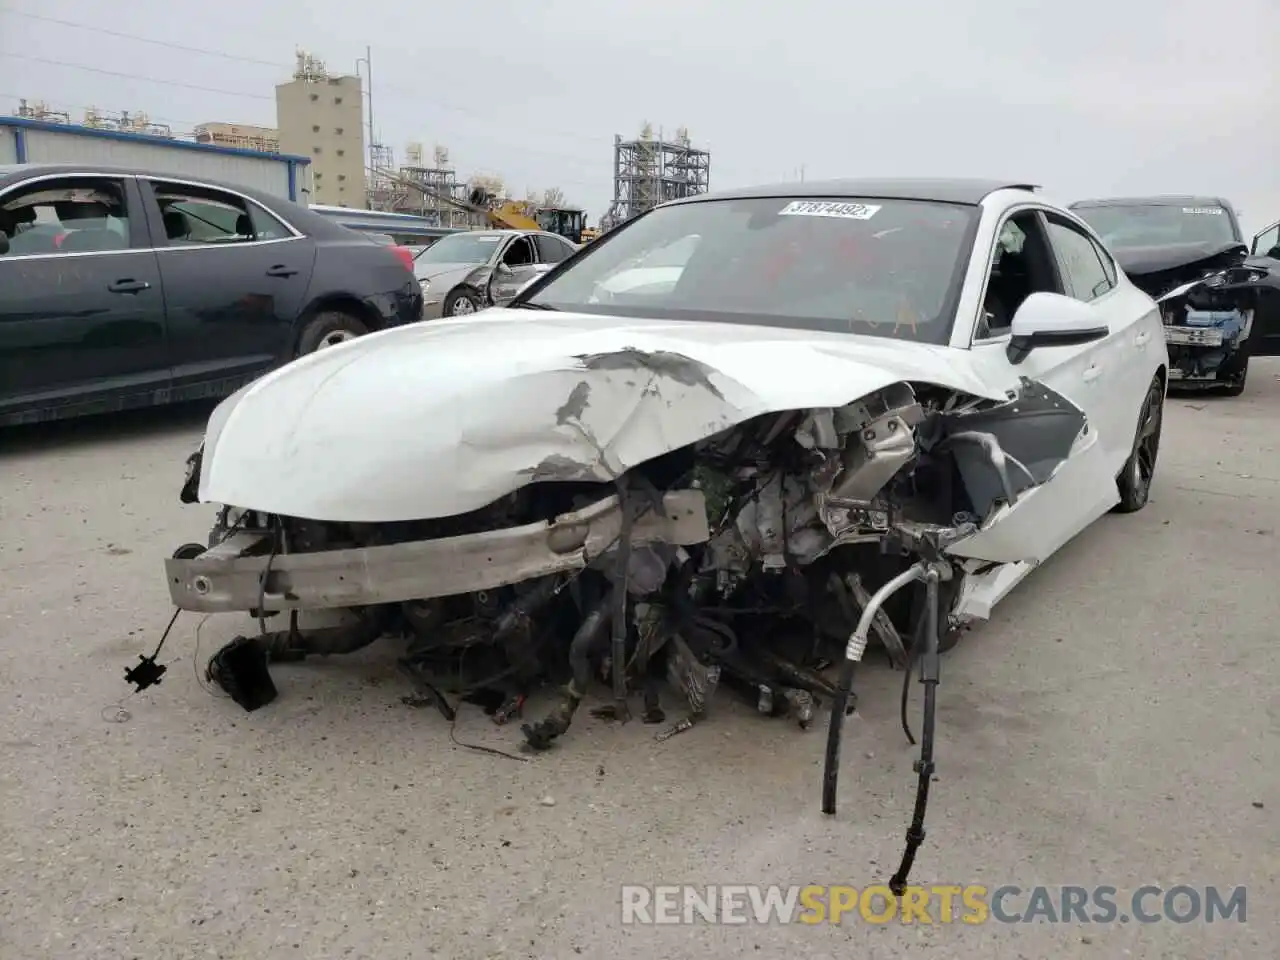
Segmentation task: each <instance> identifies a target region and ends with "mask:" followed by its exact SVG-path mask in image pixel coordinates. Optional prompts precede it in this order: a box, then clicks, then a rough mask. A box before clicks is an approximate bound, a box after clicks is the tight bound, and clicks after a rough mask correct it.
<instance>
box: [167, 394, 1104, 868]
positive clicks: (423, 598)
mask: <svg viewBox="0 0 1280 960" xmlns="http://www.w3.org/2000/svg"><path fill="white" fill-rule="evenodd" d="M660 409H661V410H663V411H670V412H665V413H664V414H663V415H664V416H669V417H675V416H678V415H679V411H678V410H676V409H675V408H674V407H673V406H672V405H663V406H661V408H660ZM569 413H573V414H574V416H575V417H576V416H577V415H578V414H580V413H581V404H578V405H576V406H574V407H573V408H572V410H571V411H568V412H566V419H573V417H570V416H569ZM635 420H636V418H635V417H634V416H633V417H632V418H631V419H630V420H629V421H628V423H635ZM644 427H645V425H641V427H638V428H644ZM653 435H654V436H656V435H657V434H653ZM1092 440H1093V437H1092V434H1091V433H1090V431H1089V429H1088V426H1087V424H1086V422H1085V417H1084V415H1083V413H1082V412H1081V411H1080V410H1079V409H1078V408H1076V407H1075V406H1074V405H1072V404H1071V403H1070V402H1069V401H1067V400H1066V398H1064V397H1062V396H1061V395H1059V394H1056V393H1053V392H1052V391H1050V390H1048V389H1047V388H1046V387H1045V386H1044V385H1043V384H1038V383H1034V382H1032V381H1027V380H1024V381H1022V382H1021V384H1020V385H1019V388H1018V389H1015V390H1011V391H1009V392H1008V394H1007V395H1006V396H1005V397H1004V399H999V400H997V399H992V398H990V397H985V398H984V397H977V396H973V395H969V394H965V393H963V392H959V391H956V390H954V389H948V388H943V387H939V386H937V385H931V384H927V383H908V382H896V383H890V384H889V385H888V386H885V387H883V388H880V389H876V390H874V391H872V392H871V393H869V394H867V395H865V396H863V397H861V398H859V399H858V400H856V401H854V402H851V403H848V404H846V405H845V406H843V407H840V408H810V409H796V410H786V411H782V412H779V413H767V414H763V415H758V416H755V417H751V418H749V419H747V420H745V421H744V422H741V423H738V424H735V425H733V426H730V427H728V428H726V429H722V430H719V431H718V432H715V433H714V434H712V435H711V436H709V437H707V438H706V439H703V440H700V441H698V442H696V443H693V444H689V445H685V446H680V447H677V448H676V449H671V450H668V451H666V452H665V453H661V454H659V455H658V456H655V457H652V458H651V459H648V460H646V461H644V462H642V463H640V464H638V465H636V466H634V467H632V468H631V469H628V470H626V471H624V472H621V473H619V474H617V475H616V476H615V477H614V478H613V479H612V480H611V481H608V482H601V481H599V480H594V479H589V477H590V476H591V475H592V474H593V472H594V471H595V470H596V469H597V468H598V466H599V464H598V463H597V464H583V463H574V462H572V461H570V460H568V459H566V458H564V457H556V456H546V457H545V458H544V459H543V460H542V461H541V462H540V463H539V466H538V470H537V472H536V473H535V474H534V475H533V476H532V477H531V482H527V483H525V484H524V485H522V486H520V487H519V488H518V489H516V490H514V491H513V492H511V493H509V494H507V495H505V496H502V497H500V498H499V499H498V500H496V501H494V502H492V503H490V504H489V505H488V506H485V507H483V508H481V509H479V510H474V511H472V512H470V513H467V514H463V515H459V516H451V517H445V518H439V519H424V520H411V521H405V522H386V523H353V522H329V521H323V520H314V519H302V518H297V517H288V516H281V515H278V514H271V513H267V512H263V511H259V510H255V509H253V508H252V505H249V506H248V507H244V506H241V507H230V506H224V507H222V508H221V509H220V511H219V513H218V519H217V523H216V525H215V528H214V530H213V532H212V534H211V535H210V537H209V542H210V544H211V546H210V547H209V548H208V549H202V548H200V547H198V546H196V547H192V548H191V549H187V548H181V549H179V550H178V551H176V552H175V554H174V556H173V557H172V558H171V559H169V560H167V561H166V564H165V573H166V577H167V581H168V584H169V592H170V596H171V597H172V599H173V602H174V604H175V605H176V606H177V607H179V608H180V609H183V610H192V611H197V612H203V613H216V612H240V613H248V614H250V615H251V616H252V617H254V618H255V619H256V620H257V621H258V625H259V630H260V636H259V637H258V638H256V639H254V640H253V643H255V644H256V645H257V646H259V647H260V648H261V649H262V650H264V651H265V655H266V656H267V657H269V658H270V659H273V660H286V659H300V658H303V657H307V656H311V655H317V654H318V655H329V654H334V653H346V652H350V651H353V650H356V649H360V648H361V647H364V646H367V645H368V644H370V643H372V642H374V641H375V640H377V639H379V638H381V637H393V638H396V639H398V640H399V642H400V643H401V644H402V649H403V651H404V653H403V656H402V657H401V659H400V665H401V667H402V669H403V670H404V672H405V674H406V676H407V678H408V679H409V680H410V682H411V683H412V685H413V687H414V690H415V693H414V697H413V698H411V699H412V700H413V701H414V702H418V703H433V704H435V705H436V706H437V707H438V708H439V709H440V710H441V712H442V713H443V714H444V715H445V716H446V717H450V718H451V717H452V716H453V715H454V711H455V710H456V706H455V705H451V704H450V702H449V701H450V700H451V699H453V700H454V701H455V703H456V700H458V699H465V700H468V701H469V702H485V703H487V704H489V705H490V706H489V707H488V709H489V711H490V713H491V716H492V717H493V719H494V720H495V722H499V723H504V722H506V721H507V720H509V719H512V718H514V717H517V716H520V715H521V713H522V711H523V708H524V704H525V701H526V698H527V697H528V696H529V695H530V694H531V693H533V691H534V690H535V688H537V687H538V686H540V685H543V684H545V683H547V682H551V683H554V684H555V685H556V687H557V693H556V695H555V696H554V697H553V700H552V702H551V704H550V706H549V707H547V708H544V711H543V712H542V713H541V716H539V717H537V718H529V719H528V721H527V722H525V723H524V724H523V725H522V728H521V729H522V733H523V741H524V743H523V746H524V748H525V749H526V750H532V751H541V750H545V749H547V748H549V747H551V746H552V744H554V743H556V742H557V741H558V740H560V739H561V738H562V737H564V736H565V735H566V734H567V733H568V732H569V731H570V729H571V727H572V725H573V723H574V721H575V719H576V717H577V714H578V711H579V708H580V706H581V705H582V704H583V703H584V701H585V700H586V699H587V698H588V696H589V695H590V693H591V689H592V687H593V686H602V687H604V689H606V690H607V691H608V695H607V696H605V697H602V698H600V699H601V702H600V703H599V704H598V706H597V707H596V708H595V709H594V710H592V711H591V713H592V715H593V716H595V717H597V718H603V719H612V720H626V719H628V718H629V717H630V716H631V715H632V714H631V702H632V697H633V696H634V695H638V696H639V698H640V700H641V701H642V707H641V712H640V717H641V719H642V720H643V721H644V722H645V723H653V724H660V725H662V726H661V729H660V731H659V732H658V733H657V738H658V739H660V740H666V739H668V738H670V737H672V736H674V735H676V734H678V733H681V732H682V731H685V730H688V729H690V728H692V727H694V726H695V725H697V724H699V723H700V722H701V721H702V720H703V719H704V718H705V717H707V716H708V713H709V711H710V708H711V703H712V700H713V697H714V696H715V694H716V693H717V691H718V690H724V691H726V692H732V693H733V694H734V695H736V696H738V697H740V698H741V699H742V700H744V701H745V702H746V703H747V704H749V705H750V706H751V707H753V708H754V709H755V710H756V711H758V712H759V713H760V714H762V715H765V716H781V717H790V718H791V719H792V721H793V722H794V723H796V724H797V725H798V726H799V727H801V728H808V727H809V726H811V725H812V724H813V722H814V720H815V717H816V711H817V710H818V709H819V707H820V706H826V705H830V706H831V707H832V710H833V712H832V714H831V721H830V722H831V730H830V734H829V740H828V754H827V756H828V767H829V771H828V775H827V776H826V778H825V780H824V784H825V786H824V809H827V812H833V811H834V796H835V776H834V772H833V770H834V764H835V763H836V761H838V753H839V749H838V748H839V739H840V733H839V731H840V728H841V727H842V725H843V722H844V716H845V713H846V711H850V712H851V711H852V709H853V706H854V704H855V702H856V701H855V700H854V698H853V693H852V690H851V686H852V681H853V675H854V667H855V665H856V664H857V663H858V662H859V661H860V660H861V659H862V657H863V654H864V651H865V650H866V649H867V647H868V645H869V643H870V642H871V641H875V644H876V646H878V647H880V648H882V649H883V650H884V652H885V654H886V655H887V657H888V658H889V660H890V661H891V663H893V664H894V665H895V666H896V667H897V668H898V669H900V670H901V671H903V672H904V674H905V676H906V678H907V679H908V680H909V679H910V678H911V676H912V675H913V668H914V667H918V668H919V669H918V675H919V677H920V679H921V681H922V682H923V683H925V684H926V685H927V686H926V696H925V704H926V706H925V725H924V727H923V731H924V734H923V738H922V751H923V753H922V762H921V765H920V766H919V767H918V772H919V774H920V776H921V777H922V781H921V782H922V783H925V784H927V781H928V780H929V779H931V777H932V770H933V760H932V752H931V751H932V731H933V722H934V711H933V705H934V702H935V701H934V693H933V688H934V686H935V685H936V683H937V677H938V654H939V652H940V651H941V650H942V649H945V647H946V646H947V645H949V643H951V642H954V640H955V639H956V638H957V636H958V634H959V631H960V630H961V629H962V628H963V626H964V623H963V617H961V616H958V615H957V612H956V611H957V608H958V601H959V598H960V597H961V595H962V588H963V586H964V581H965V578H966V577H969V576H971V575H982V574H985V573H987V572H990V571H991V570H992V569H993V568H997V567H999V566H1000V563H995V562H985V563H984V562H982V561H975V560H974V559H972V558H963V557H960V556H952V555H949V554H948V550H949V548H951V547H953V546H956V545H958V544H964V543H966V542H967V541H969V540H970V538H974V537H975V535H981V534H984V533H988V532H989V528H990V526H991V525H992V524H993V523H999V522H1000V518H1002V517H1006V516H1007V515H1008V513H1009V511H1010V510H1012V509H1014V507H1015V506H1016V505H1017V504H1018V503H1020V502H1021V500H1022V498H1023V496H1024V495H1025V494H1027V493H1028V492H1033V491H1034V488H1035V487H1037V486H1039V485H1041V484H1043V483H1046V482H1048V481H1049V480H1050V479H1051V478H1052V477H1053V476H1054V475H1055V473H1056V472H1057V470H1058V468H1059V467H1061V466H1062V465H1063V464H1064V463H1066V462H1067V461H1068V459H1070V458H1072V457H1073V451H1074V450H1075V449H1077V448H1078V446H1079V445H1080V444H1081V443H1084V442H1088V441H1092ZM601 462H604V461H603V460H602V461H601ZM201 470H202V464H201V457H200V455H199V454H197V455H194V456H193V458H192V460H191V462H190V465H189V471H188V477H187V483H186V484H185V487H184V489H185V498H189V497H190V496H191V491H192V488H193V486H194V485H195V484H196V482H197V480H196V478H198V476H199V475H200V473H201ZM314 609H328V610H334V609H341V610H344V611H345V613H346V615H347V617H348V622H347V623H345V624H342V625H339V626H333V627H322V628H316V629H308V630H304V629H300V627H299V625H298V621H297V613H298V611H300V610H314ZM280 614H285V615H287V617H288V621H289V622H288V624H287V625H281V626H278V628H277V629H275V630H269V629H268V627H267V621H268V620H270V619H273V618H275V617H278V616H279V615H280ZM244 642H245V641H243V639H240V640H238V641H237V643H241V644H243V643H244ZM242 650H243V647H237V648H236V651H235V652H237V653H241V652H242ZM223 653H225V648H224V651H223V652H220V655H222V654H223ZM224 659H225V658H224ZM837 668H838V676H833V675H832V673H833V671H836V670H837ZM664 689H665V690H667V691H668V692H667V693H666V694H664V693H663V691H664ZM672 694H674V697H675V701H676V703H677V705H678V707H677V708H678V710H679V713H680V717H679V718H678V719H677V720H676V721H675V722H674V724H672V723H669V722H667V714H666V710H665V709H664V698H670V697H671V696H672ZM903 702H904V711H905V709H906V707H905V704H906V698H905V696H904V700H903ZM667 705H670V704H669V702H668V703H667ZM905 727H906V722H905V713H904V728H905ZM909 735H910V734H909ZM922 789H927V787H922ZM923 802H924V801H923V799H921V800H918V802H917V816H916V819H917V820H920V821H922V819H923ZM912 836H913V838H915V839H914V841H913V843H914V844H915V845H918V842H919V839H922V838H923V832H922V830H921V829H920V828H919V825H918V824H915V825H913V833H912ZM913 849H914V848H913ZM912 855H914V854H912ZM909 860H910V858H908V859H907V861H905V866H904V868H903V870H901V871H900V875H901V876H905V870H906V869H909V865H910V864H909ZM896 879H897V878H895V880H896Z"/></svg>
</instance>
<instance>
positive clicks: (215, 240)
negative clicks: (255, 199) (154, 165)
mask: <svg viewBox="0 0 1280 960" xmlns="http://www.w3.org/2000/svg"><path fill="white" fill-rule="evenodd" d="M152 188H153V189H154V190H155V195H156V202H157V203H159V205H160V215H161V221H162V223H163V224H164V233H165V237H166V239H167V240H168V246H171V247H190V246H203V245H206V244H208V245H210V246H221V245H223V244H228V243H231V244H234V243H248V242H250V241H252V240H253V239H254V225H253V217H252V216H251V214H250V212H249V206H250V205H249V204H248V203H246V202H245V201H244V200H242V199H240V198H239V197H237V196H235V195H234V194H230V193H223V192H222V191H221V190H215V189H212V188H209V187H192V186H187V185H186V184H174V183H163V182H160V181H156V182H153V183H152Z"/></svg>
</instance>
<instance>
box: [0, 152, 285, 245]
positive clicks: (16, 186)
mask: <svg viewBox="0 0 1280 960" xmlns="http://www.w3.org/2000/svg"><path fill="white" fill-rule="evenodd" d="M64 179H72V180H84V179H98V180H119V181H123V180H146V181H148V182H150V183H153V184H154V183H172V184H175V185H179V186H184V187H196V188H198V189H203V190H213V191H215V192H217V191H220V192H222V193H228V194H230V195H231V196H233V197H237V198H239V199H240V200H242V201H244V202H245V203H247V204H251V205H252V206H255V207H257V208H258V209H260V210H262V211H263V212H265V213H266V214H267V215H268V216H269V217H271V218H273V219H274V220H277V221H278V222H279V223H281V224H283V225H284V227H285V229H287V230H288V231H289V232H290V233H291V234H292V236H289V237H277V238H275V239H272V240H246V241H244V242H243V243H229V244H217V243H204V244H191V245H189V246H182V247H168V246H165V247H157V246H155V245H154V244H153V245H152V246H149V247H129V248H128V249H125V250H84V251H70V252H67V253H63V252H62V251H54V252H53V253H18V254H4V255H3V256H0V263H9V262H10V261H17V260H52V259H55V258H57V259H61V258H65V257H115V256H119V255H120V254H123V253H162V252H165V251H174V250H217V249H222V248H225V249H232V250H243V249H244V248H245V247H264V246H267V245H269V244H273V243H290V242H292V241H294V240H305V239H306V234H304V233H302V232H301V231H300V230H298V228H297V227H295V226H294V225H293V224H292V223H290V222H289V221H288V220H287V219H285V218H284V217H282V216H280V215H279V214H278V213H276V212H275V211H273V210H271V209H269V208H268V207H266V206H265V205H264V204H261V203H259V202H258V201H257V200H255V199H253V197H250V196H247V195H246V194H243V193H241V192H240V191H238V190H236V189H235V188H234V187H224V186H222V185H220V184H213V183H208V182H206V181H201V180H189V179H186V178H184V177H167V176H164V175H163V174H152V173H146V174H143V173H120V172H113V173H106V172H104V171H101V170H86V171H78V170H76V169H75V168H74V167H73V168H70V169H68V170H59V171H58V172H57V173H40V174H34V175H32V176H30V177H27V178H25V179H23V180H19V181H18V182H17V183H12V184H10V185H9V186H7V187H5V188H4V189H3V190H2V191H0V202H3V200H4V198H5V197H7V196H9V195H10V194H12V193H15V192H17V191H19V190H22V189H24V188H26V187H28V186H30V185H32V184H36V183H42V182H44V181H46V180H64Z"/></svg>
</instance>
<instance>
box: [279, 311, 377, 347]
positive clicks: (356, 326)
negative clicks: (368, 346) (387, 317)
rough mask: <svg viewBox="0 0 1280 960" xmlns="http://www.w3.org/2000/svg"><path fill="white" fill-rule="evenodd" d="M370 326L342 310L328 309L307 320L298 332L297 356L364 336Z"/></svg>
mask: <svg viewBox="0 0 1280 960" xmlns="http://www.w3.org/2000/svg"><path fill="white" fill-rule="evenodd" d="M368 332H369V328H368V327H366V326H365V325H364V324H363V323H361V322H360V321H359V320H357V319H356V318H355V317H353V316H351V314H349V313H343V312H342V311H341V310H326V311H324V312H323V313H317V314H316V315H315V316H314V317H312V318H311V319H310V320H308V321H307V323H306V326H304V327H303V328H302V332H301V333H300V334H298V350H297V353H296V354H295V356H299V357H304V356H306V355H307V354H308V353H314V352H315V351H317V350H322V349H324V348H325V347H329V346H333V345H334V344H335V343H342V342H344V341H346V340H351V339H353V338H355V337H362V336H364V335H365V334H366V333H368Z"/></svg>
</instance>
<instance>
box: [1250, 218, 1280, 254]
mask: <svg viewBox="0 0 1280 960" xmlns="http://www.w3.org/2000/svg"><path fill="white" fill-rule="evenodd" d="M1253 252H1254V254H1255V255H1257V256H1260V257H1272V258H1273V259H1277V260H1280V223H1273V224H1272V225H1271V226H1269V227H1267V229H1265V230H1263V231H1262V232H1261V233H1260V234H1258V235H1257V236H1256V237H1254V238H1253Z"/></svg>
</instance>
